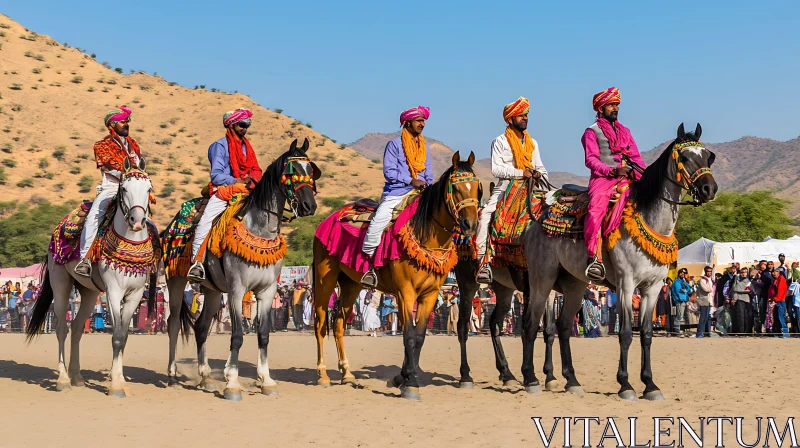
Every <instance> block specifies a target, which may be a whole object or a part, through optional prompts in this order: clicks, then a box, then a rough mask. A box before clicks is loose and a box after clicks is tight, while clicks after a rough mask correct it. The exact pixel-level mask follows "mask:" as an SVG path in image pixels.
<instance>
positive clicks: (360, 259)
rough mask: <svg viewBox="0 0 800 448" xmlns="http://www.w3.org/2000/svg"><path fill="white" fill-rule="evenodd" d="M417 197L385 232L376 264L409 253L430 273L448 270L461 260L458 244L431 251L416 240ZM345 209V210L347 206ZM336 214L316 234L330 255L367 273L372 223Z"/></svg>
mask: <svg viewBox="0 0 800 448" xmlns="http://www.w3.org/2000/svg"><path fill="white" fill-rule="evenodd" d="M418 205H419V202H418V201H417V200H416V198H415V199H414V200H412V201H411V203H410V204H409V205H408V206H407V207H406V208H405V210H403V211H402V212H401V213H400V214H399V216H398V217H397V219H396V220H395V222H394V223H392V224H390V225H389V226H388V227H387V229H386V231H385V232H384V233H383V237H382V238H381V243H380V245H378V248H377V250H376V251H375V255H374V259H375V262H374V267H376V268H379V267H382V266H385V265H386V264H387V263H388V262H389V261H391V260H396V259H398V258H400V257H402V256H403V255H408V256H409V257H410V258H412V259H413V260H415V261H416V262H417V264H418V265H419V266H420V267H421V268H422V269H425V270H428V271H429V272H435V273H439V274H441V273H447V272H449V271H450V270H452V269H453V267H455V264H456V262H457V261H458V258H457V255H456V250H455V246H451V247H450V248H449V249H446V250H428V249H426V248H424V247H423V246H422V245H421V244H420V242H419V241H417V240H416V238H415V236H414V232H413V230H412V229H411V226H410V224H409V221H410V220H411V217H412V216H414V213H416V211H417V207H418ZM343 210H344V209H343ZM341 213H342V211H340V212H338V213H333V214H331V215H330V216H328V217H327V218H325V219H324V220H323V221H322V222H321V223H320V225H319V226H318V227H317V231H316V233H315V234H314V236H315V237H316V238H317V239H319V241H320V242H321V243H322V246H323V247H324V248H325V250H327V251H328V254H329V255H331V256H333V257H335V258H337V259H339V261H340V262H342V263H344V264H345V265H346V266H348V267H350V268H351V269H354V270H356V271H358V272H366V271H367V270H368V269H369V267H370V259H369V258H368V257H367V256H366V255H365V254H364V252H363V251H362V250H361V247H362V246H363V244H364V238H365V237H366V235H367V228H368V226H366V225H364V226H355V225H351V223H350V222H344V221H342V220H341V217H340V214H341Z"/></svg>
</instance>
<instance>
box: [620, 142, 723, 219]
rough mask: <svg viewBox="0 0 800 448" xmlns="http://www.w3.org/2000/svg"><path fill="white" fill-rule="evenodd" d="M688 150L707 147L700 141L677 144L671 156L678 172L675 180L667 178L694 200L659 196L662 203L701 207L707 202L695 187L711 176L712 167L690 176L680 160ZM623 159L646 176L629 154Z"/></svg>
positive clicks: (699, 169)
mask: <svg viewBox="0 0 800 448" xmlns="http://www.w3.org/2000/svg"><path fill="white" fill-rule="evenodd" d="M687 148H701V149H705V145H704V144H703V143H701V142H699V141H690V142H683V143H677V144H675V145H674V146H673V148H672V155H671V158H672V160H674V161H675V171H676V174H675V179H672V178H669V177H667V180H668V181H670V182H672V183H673V184H675V185H677V186H679V187H681V192H683V191H686V192H688V193H689V195H690V196H691V197H692V200H691V201H673V200H671V199H667V198H665V197H663V196H659V198H660V199H661V200H662V201H665V202H667V203H670V204H673V205H691V206H693V207H698V206H700V205H703V203H704V202H705V201H703V200H702V197H701V196H700V189H699V188H697V185H695V183H696V182H697V180H698V179H700V178H701V177H703V176H706V175H711V174H712V171H711V168H710V167H707V166H702V167H700V168H698V169H697V171H695V172H694V173H692V174H689V171H687V170H686V166H685V165H684V164H683V162H681V160H680V156H681V152H683V150H685V149H687ZM622 158H623V159H624V160H625V162H626V163H627V164H628V165H629V166H630V167H631V168H633V170H634V171H636V172H637V173H639V174H644V168H642V167H641V166H639V165H638V164H637V163H636V162H634V161H632V160H631V158H630V156H628V155H627V154H623V155H622Z"/></svg>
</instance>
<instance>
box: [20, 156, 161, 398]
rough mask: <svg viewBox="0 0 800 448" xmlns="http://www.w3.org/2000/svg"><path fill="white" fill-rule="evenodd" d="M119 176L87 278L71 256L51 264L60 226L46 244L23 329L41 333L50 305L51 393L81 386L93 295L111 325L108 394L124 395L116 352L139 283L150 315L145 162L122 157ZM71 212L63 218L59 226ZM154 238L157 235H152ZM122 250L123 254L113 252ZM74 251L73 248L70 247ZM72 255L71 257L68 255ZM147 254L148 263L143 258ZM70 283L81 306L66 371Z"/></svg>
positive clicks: (152, 263) (152, 295) (152, 278)
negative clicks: (38, 287)
mask: <svg viewBox="0 0 800 448" xmlns="http://www.w3.org/2000/svg"><path fill="white" fill-rule="evenodd" d="M123 168H124V172H123V174H122V177H121V181H120V184H119V189H118V192H117V197H116V201H115V204H116V206H115V208H114V210H113V211H112V210H109V213H113V224H112V225H111V228H110V229H109V230H108V231H107V233H106V234H105V236H104V237H103V238H102V240H101V237H98V240H99V241H97V243H96V244H99V247H100V252H101V253H100V257H99V261H96V262H94V264H93V266H92V276H91V278H86V277H83V276H79V275H77V274H75V273H74V271H73V269H74V268H75V265H76V264H77V263H78V260H77V256H73V257H72V258H75V259H74V260H72V261H69V262H67V263H65V264H59V263H56V260H55V258H54V256H55V255H57V254H58V251H57V250H54V248H57V247H58V241H56V240H57V239H58V238H59V236H58V235H57V233H58V232H59V229H60V228H61V227H62V226H61V225H60V226H59V227H58V228H57V229H56V232H55V233H54V235H53V240H51V244H50V249H49V250H48V256H47V268H46V269H44V270H43V272H42V280H41V284H42V291H41V293H40V295H39V299H38V300H37V301H36V304H35V305H34V307H33V311H32V314H31V318H30V322H29V323H28V327H27V328H26V330H25V331H26V333H27V341H28V342H29V343H30V342H31V341H32V340H33V338H34V337H35V336H36V335H37V334H39V333H40V332H41V329H42V323H43V322H44V320H45V318H46V317H47V313H48V311H49V309H50V304H54V311H55V316H56V336H57V337H58V380H57V381H56V390H59V391H62V390H66V389H70V388H71V386H75V387H83V386H84V385H85V382H84V379H83V377H82V376H81V372H80V341H81V336H82V335H83V325H84V323H85V322H86V319H88V318H89V317H90V316H91V314H92V312H93V311H94V304H95V301H96V299H97V296H98V295H99V294H100V293H101V292H105V293H106V297H108V305H109V309H110V311H111V325H112V328H113V336H112V339H111V346H112V348H113V353H114V357H113V360H112V362H111V374H110V376H111V386H110V387H109V388H108V395H109V396H115V397H126V396H127V395H128V393H129V392H128V390H127V387H126V383H125V377H124V376H123V375H122V353H123V352H124V350H125V344H126V342H127V340H128V326H129V324H130V321H131V318H132V317H133V313H134V311H135V310H136V308H138V307H139V302H140V300H141V298H142V296H143V292H144V288H145V284H146V283H148V273H149V285H150V288H149V295H148V300H147V305H148V306H147V308H148V312H149V313H150V315H151V316H152V315H153V312H154V310H155V301H156V291H155V288H156V278H157V271H156V264H157V261H158V260H157V258H156V256H155V255H154V253H153V247H158V246H159V243H158V241H151V236H150V234H149V231H148V228H147V226H148V225H149V224H147V220H148V218H149V214H150V207H149V202H150V193H151V191H152V190H153V186H152V184H151V182H150V177H149V176H148V175H147V173H146V171H145V168H146V164H145V160H144V159H143V158H142V159H141V160H140V161H139V165H138V166H132V165H131V164H130V162H129V161H128V159H127V158H126V159H125V162H124V163H123ZM71 215H72V214H70V215H68V217H67V218H64V220H63V221H62V225H63V224H64V223H65V222H66V221H67V219H68V218H69V217H70V216H71ZM156 237H157V235H156ZM119 249H123V250H124V251H123V250H119ZM75 250H76V251H77V248H75ZM73 255H77V254H76V253H73ZM148 256H149V259H148ZM73 285H74V286H75V287H76V288H77V290H78V292H79V293H80V296H81V305H82V306H81V307H80V309H79V310H78V312H77V314H76V315H75V316H74V317H73V319H72V338H71V339H72V345H71V352H70V362H69V369H67V368H66V367H65V364H66V360H65V358H66V355H65V353H64V342H65V340H66V337H67V320H66V314H67V307H68V306H69V294H70V291H71V290H72V287H73Z"/></svg>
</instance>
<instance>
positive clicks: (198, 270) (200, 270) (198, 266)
mask: <svg viewBox="0 0 800 448" xmlns="http://www.w3.org/2000/svg"><path fill="white" fill-rule="evenodd" d="M186 278H188V279H189V281H191V282H194V283H200V282H203V281H205V279H206V269H205V268H204V267H203V263H201V262H200V261H195V262H194V264H193V265H192V267H191V268H189V272H188V273H187V274H186Z"/></svg>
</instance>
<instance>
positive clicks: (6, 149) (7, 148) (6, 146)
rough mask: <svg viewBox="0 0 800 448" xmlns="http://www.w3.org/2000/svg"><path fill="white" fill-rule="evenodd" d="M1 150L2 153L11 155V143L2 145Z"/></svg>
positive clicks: (12, 147)
mask: <svg viewBox="0 0 800 448" xmlns="http://www.w3.org/2000/svg"><path fill="white" fill-rule="evenodd" d="M1 149H2V151H3V152H4V153H6V154H11V151H12V150H13V149H14V146H12V145H11V143H3V147H2V148H1Z"/></svg>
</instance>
